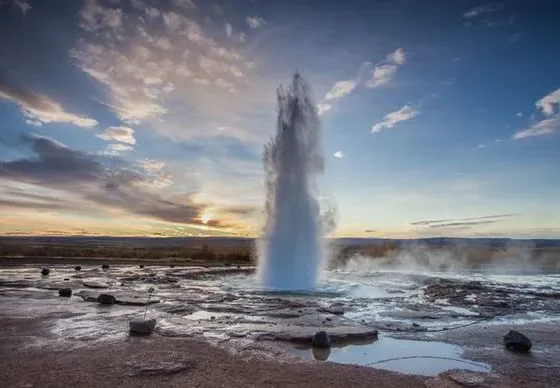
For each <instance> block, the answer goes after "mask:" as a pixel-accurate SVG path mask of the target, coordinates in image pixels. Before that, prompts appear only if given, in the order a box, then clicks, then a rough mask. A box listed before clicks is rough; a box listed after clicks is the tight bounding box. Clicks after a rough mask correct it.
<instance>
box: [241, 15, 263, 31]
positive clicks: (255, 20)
mask: <svg viewBox="0 0 560 388" xmlns="http://www.w3.org/2000/svg"><path fill="white" fill-rule="evenodd" d="M245 23H247V25H248V26H249V27H251V28H253V29H254V28H259V27H260V26H262V25H263V24H265V23H266V22H265V20H264V19H263V18H260V17H258V16H247V17H246V18H245Z"/></svg>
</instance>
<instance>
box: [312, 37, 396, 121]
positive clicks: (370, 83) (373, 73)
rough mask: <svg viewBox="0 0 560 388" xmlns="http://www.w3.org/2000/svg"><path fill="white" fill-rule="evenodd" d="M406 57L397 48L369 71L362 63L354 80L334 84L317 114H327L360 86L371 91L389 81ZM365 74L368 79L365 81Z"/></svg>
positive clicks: (318, 107) (368, 65) (366, 65)
mask: <svg viewBox="0 0 560 388" xmlns="http://www.w3.org/2000/svg"><path fill="white" fill-rule="evenodd" d="M406 59H407V55H406V53H405V52H404V50H403V49H402V48H398V49H396V50H395V51H393V52H392V53H390V54H389V55H387V57H386V58H385V60H384V61H382V62H381V63H380V64H379V65H377V66H376V67H375V68H373V69H371V66H372V64H371V63H370V62H364V63H362V65H361V66H360V69H359V70H358V74H357V76H356V78H355V79H348V80H341V81H337V82H335V83H334V85H333V86H332V87H331V89H330V90H329V91H328V92H327V93H326V94H325V97H324V98H323V99H322V100H321V102H319V103H318V104H317V113H318V114H319V115H323V114H324V113H326V112H328V111H329V110H330V109H331V108H332V106H333V105H334V103H335V102H336V101H338V100H340V99H341V98H343V97H346V96H347V95H349V94H350V93H352V92H353V91H354V90H355V89H356V88H357V87H358V86H359V85H360V84H363V85H365V87H366V88H369V89H372V88H377V87H379V86H382V85H384V84H386V83H388V82H389V81H391V80H392V79H393V77H394V75H395V73H396V72H397V69H398V67H399V66H401V65H403V64H404V63H405V62H406ZM365 73H367V77H368V78H369V79H367V80H365V82H364V77H365Z"/></svg>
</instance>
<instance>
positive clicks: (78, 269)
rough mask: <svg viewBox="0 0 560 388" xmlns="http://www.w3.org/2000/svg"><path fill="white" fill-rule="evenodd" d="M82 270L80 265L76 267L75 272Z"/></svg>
mask: <svg viewBox="0 0 560 388" xmlns="http://www.w3.org/2000/svg"><path fill="white" fill-rule="evenodd" d="M81 270H82V267H81V266H79V265H77V266H75V267H74V271H76V272H80V271H81Z"/></svg>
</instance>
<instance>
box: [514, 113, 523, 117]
mask: <svg viewBox="0 0 560 388" xmlns="http://www.w3.org/2000/svg"><path fill="white" fill-rule="evenodd" d="M515 116H516V117H519V118H522V117H523V113H521V112H517V114H516V115H515Z"/></svg>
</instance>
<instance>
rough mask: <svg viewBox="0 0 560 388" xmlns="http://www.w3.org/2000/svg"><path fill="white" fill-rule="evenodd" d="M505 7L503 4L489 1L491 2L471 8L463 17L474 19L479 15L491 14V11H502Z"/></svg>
mask: <svg viewBox="0 0 560 388" xmlns="http://www.w3.org/2000/svg"><path fill="white" fill-rule="evenodd" d="M503 8H504V5H503V4H500V3H489V4H485V5H481V6H478V7H474V8H472V9H470V10H469V11H467V12H465V13H464V14H463V18H465V19H474V18H478V17H481V16H483V15H486V14H489V13H492V12H497V11H500V10H501V9H503Z"/></svg>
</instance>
